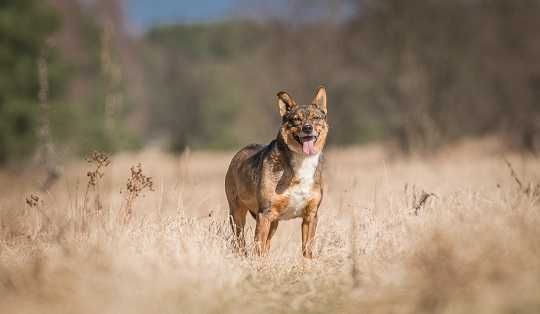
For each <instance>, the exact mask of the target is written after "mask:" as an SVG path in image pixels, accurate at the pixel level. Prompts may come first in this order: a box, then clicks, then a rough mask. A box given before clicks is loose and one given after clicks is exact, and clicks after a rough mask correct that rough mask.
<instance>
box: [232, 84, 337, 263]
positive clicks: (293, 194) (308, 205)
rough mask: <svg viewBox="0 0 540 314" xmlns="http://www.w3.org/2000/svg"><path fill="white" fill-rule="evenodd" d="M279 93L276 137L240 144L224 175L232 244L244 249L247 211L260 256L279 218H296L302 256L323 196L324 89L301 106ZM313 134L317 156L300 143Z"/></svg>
mask: <svg viewBox="0 0 540 314" xmlns="http://www.w3.org/2000/svg"><path fill="white" fill-rule="evenodd" d="M277 96H278V108H279V112H280V115H281V119H282V124H281V127H280V129H279V132H278V135H277V138H276V139H275V140H273V141H272V142H271V143H270V144H268V145H266V146H263V145H259V144H252V145H248V146H246V147H244V148H243V149H242V150H240V151H239V152H238V153H237V154H236V155H235V156H234V157H233V159H232V161H231V164H230V166H229V169H228V171H227V175H226V177H225V192H226V194H227V200H228V202H229V209H230V217H231V226H232V228H233V232H234V233H235V235H236V238H235V245H236V247H237V248H238V250H239V251H241V252H244V253H245V239H244V225H245V223H246V214H247V213H248V212H249V213H250V214H251V215H252V217H254V218H255V219H256V221H257V223H256V228H255V244H256V250H257V253H258V254H259V255H263V254H265V253H267V252H268V250H269V249H270V241H271V239H272V236H273V235H274V232H275V231H276V229H277V226H278V223H279V221H280V220H283V219H291V218H296V217H299V218H302V228H301V230H302V254H303V255H304V256H305V257H307V258H312V256H313V253H312V243H313V238H314V236H315V230H316V226H317V211H318V209H319V205H320V203H321V200H322V196H323V191H322V177H321V169H322V164H321V163H322V150H323V148H324V145H325V143H326V136H327V134H328V123H327V119H326V114H327V109H326V103H327V101H326V90H325V89H324V88H323V87H320V88H318V89H317V91H316V94H315V98H314V99H313V101H312V103H310V104H308V105H305V106H299V105H297V104H296V102H295V101H294V100H293V99H292V97H291V96H290V95H289V94H287V93H286V92H279V93H278V94H277ZM309 126H311V128H309ZM306 130H312V131H309V132H307V131H306ZM312 138H315V139H316V140H315V142H314V144H313V146H314V149H315V154H313V155H307V154H305V153H304V152H303V150H302V142H304V141H306V140H307V139H312Z"/></svg>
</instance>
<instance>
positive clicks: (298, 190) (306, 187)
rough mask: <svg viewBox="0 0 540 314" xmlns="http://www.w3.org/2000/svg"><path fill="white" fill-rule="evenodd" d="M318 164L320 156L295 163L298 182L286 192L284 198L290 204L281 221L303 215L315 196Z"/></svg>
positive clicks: (294, 167)
mask: <svg viewBox="0 0 540 314" xmlns="http://www.w3.org/2000/svg"><path fill="white" fill-rule="evenodd" d="M318 164H319V154H316V155H313V156H307V157H304V158H303V159H301V160H295V161H293V169H294V175H295V179H296V180H295V182H294V184H292V185H291V186H290V187H289V188H288V189H286V190H285V192H284V196H285V197H287V199H288V202H287V207H286V209H285V210H284V212H283V213H282V215H281V217H280V218H281V219H291V218H296V217H300V216H302V215H303V213H304V209H305V208H306V206H307V204H308V201H309V200H310V199H311V198H312V196H313V185H314V183H315V172H316V171H317V166H318Z"/></svg>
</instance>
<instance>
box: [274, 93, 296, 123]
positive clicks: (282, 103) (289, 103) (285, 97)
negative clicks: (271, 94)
mask: <svg viewBox="0 0 540 314" xmlns="http://www.w3.org/2000/svg"><path fill="white" fill-rule="evenodd" d="M277 97H278V107H279V114H280V115H281V116H282V117H283V116H284V115H285V114H286V113H287V112H288V111H291V109H293V108H294V107H296V102H294V100H293V99H292V97H291V96H290V95H289V94H288V93H287V92H284V91H281V92H279V93H277Z"/></svg>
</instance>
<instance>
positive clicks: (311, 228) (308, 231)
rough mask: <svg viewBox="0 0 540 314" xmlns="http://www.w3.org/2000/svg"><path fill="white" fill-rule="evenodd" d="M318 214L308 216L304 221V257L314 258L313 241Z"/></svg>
mask: <svg viewBox="0 0 540 314" xmlns="http://www.w3.org/2000/svg"><path fill="white" fill-rule="evenodd" d="M317 220H318V219H317V214H316V213H315V214H314V215H307V216H305V217H304V218H303V219H302V255H304V257H305V258H313V239H314V238H315V230H316V228H317Z"/></svg>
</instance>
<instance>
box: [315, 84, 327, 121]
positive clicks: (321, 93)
mask: <svg viewBox="0 0 540 314" xmlns="http://www.w3.org/2000/svg"><path fill="white" fill-rule="evenodd" d="M313 104H314V105H316V106H317V107H319V109H321V110H322V111H323V112H324V113H325V114H326V113H327V111H326V89H325V88H324V86H320V87H319V88H317V90H316V91H315V98H313Z"/></svg>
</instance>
